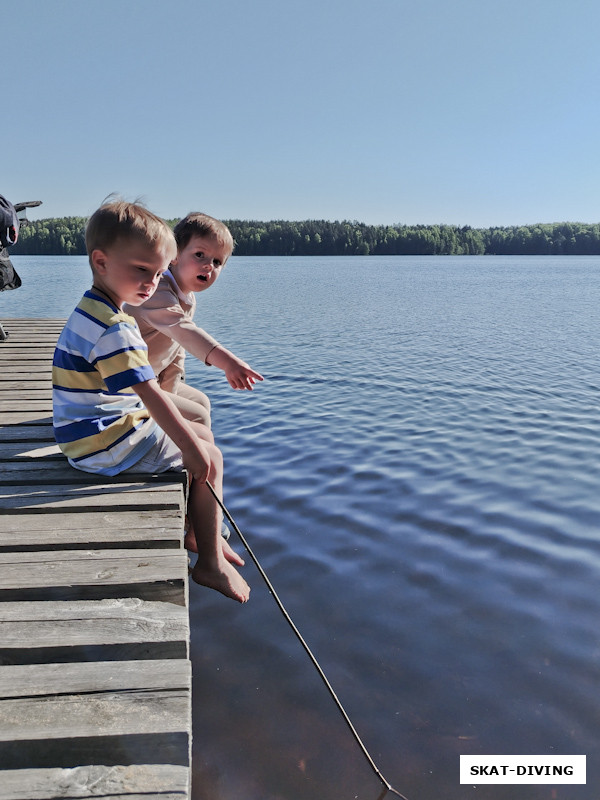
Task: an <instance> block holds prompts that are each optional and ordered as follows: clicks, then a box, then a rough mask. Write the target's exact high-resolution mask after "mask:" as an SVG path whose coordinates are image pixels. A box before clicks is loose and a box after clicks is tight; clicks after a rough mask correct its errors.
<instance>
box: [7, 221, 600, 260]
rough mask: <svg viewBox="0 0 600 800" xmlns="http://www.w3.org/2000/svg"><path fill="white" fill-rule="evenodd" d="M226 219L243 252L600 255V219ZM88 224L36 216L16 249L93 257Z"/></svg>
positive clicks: (237, 250)
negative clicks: (473, 222) (496, 223)
mask: <svg viewBox="0 0 600 800" xmlns="http://www.w3.org/2000/svg"><path fill="white" fill-rule="evenodd" d="M225 221H226V223H227V225H228V226H229V228H230V230H231V232H232V234H233V237H234V239H235V242H236V246H235V250H234V254H235V255H238V256H355V255H363V256H366V255H377V256H390V255H393V256H437V255H449V256H452V255H454V256H465V255H493V256H516V255H519V256H524V255H538V256H549V255H555V256H567V255H578V256H589V255H600V223H581V222H554V223H540V224H536V225H521V226H510V227H492V228H471V227H470V226H468V225H466V226H463V227H459V226H455V225H400V224H398V225H366V224H364V223H362V222H356V221H353V222H350V221H342V222H328V221H325V220H304V221H300V222H288V221H284V220H275V221H271V222H259V221H254V220H250V221H247V220H225ZM86 222H87V218H86V217H59V218H49V219H41V220H34V221H31V222H29V223H27V225H24V226H23V227H22V228H21V233H20V236H19V241H18V242H17V243H16V245H14V246H13V247H12V248H11V254H14V255H59V256H60V255H67V256H68V255H73V256H75V255H85V240H84V231H85V224H86ZM169 222H170V223H171V224H174V223H175V222H176V220H169Z"/></svg>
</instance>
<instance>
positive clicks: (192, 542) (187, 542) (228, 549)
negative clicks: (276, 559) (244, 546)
mask: <svg viewBox="0 0 600 800" xmlns="http://www.w3.org/2000/svg"><path fill="white" fill-rule="evenodd" d="M183 546H184V547H185V549H186V550H189V551H190V553H197V552H198V545H197V544H196V534H195V533H194V531H193V529H192V526H191V524H189V525H188V526H186V531H185V538H184V540H183ZM221 549H222V550H223V555H224V556H225V558H226V559H227V561H229V562H230V564H237V565H238V567H243V566H244V564H245V563H246V562H245V561H244V559H243V558H242V557H241V556H240V555H239V554H238V553H236V552H235V550H234V549H233V547H232V546H231V545H230V544H229V542H226V541H225V539H223V537H222V536H221Z"/></svg>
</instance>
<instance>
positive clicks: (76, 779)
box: [0, 764, 189, 800]
mask: <svg viewBox="0 0 600 800" xmlns="http://www.w3.org/2000/svg"><path fill="white" fill-rule="evenodd" d="M188 782H189V771H188V769H187V767H183V766H179V765H176V764H131V765H128V766H121V765H119V766H112V767H110V766H101V765H91V766H81V767H74V768H72V769H60V768H46V769H22V770H4V771H3V772H2V780H1V781H0V800H63V798H64V800H69V798H73V800H87V798H95V800H102V799H103V798H106V800H109V798H110V800H119V799H120V798H121V799H122V800H182V798H184V797H187V796H188Z"/></svg>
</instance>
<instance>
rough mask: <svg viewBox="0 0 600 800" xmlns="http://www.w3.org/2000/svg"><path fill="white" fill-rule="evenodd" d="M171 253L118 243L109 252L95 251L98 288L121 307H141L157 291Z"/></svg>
mask: <svg viewBox="0 0 600 800" xmlns="http://www.w3.org/2000/svg"><path fill="white" fill-rule="evenodd" d="M170 256H171V253H170V252H167V251H166V250H165V249H164V248H163V247H159V248H153V247H149V246H148V245H145V244H142V243H140V242H135V241H132V242H117V243H116V244H114V245H113V246H112V247H110V248H109V249H108V250H94V251H93V252H92V263H93V265H94V286H96V287H97V288H98V289H101V290H102V291H103V292H104V293H105V294H107V295H108V296H109V297H110V298H111V300H112V301H113V302H114V304H115V305H116V306H117V308H121V307H122V306H123V303H129V304H130V305H132V306H140V305H141V304H142V303H143V302H145V301H146V300H147V299H148V298H149V297H151V296H152V295H153V294H154V292H155V291H156V287H157V286H158V281H159V280H160V276H161V275H162V274H163V272H165V270H166V269H167V268H168V266H169V261H170Z"/></svg>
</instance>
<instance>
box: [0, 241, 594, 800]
mask: <svg viewBox="0 0 600 800" xmlns="http://www.w3.org/2000/svg"><path fill="white" fill-rule="evenodd" d="M14 264H15V267H16V268H17V270H18V271H19V273H20V275H21V277H22V279H23V286H22V288H20V289H18V290H17V291H14V292H5V293H3V294H2V295H0V319H2V317H3V316H36V317H44V316H47V317H53V316H66V315H67V314H68V313H69V312H70V310H71V308H72V307H73V306H74V305H75V303H76V302H77V300H78V299H79V296H80V295H81V293H82V292H83V291H84V290H85V289H86V288H87V287H88V284H89V273H88V267H87V265H86V260H85V259H84V258H58V257H57V258H33V257H31V258H29V257H25V256H23V257H20V258H14ZM599 308H600V258H583V257H582V258H577V257H571V258H559V257H554V258H542V257H529V258H517V257H515V258H494V257H487V258H479V257H470V258H455V257H447V258H445V257H438V258H418V257H410V258H408V257H404V258H396V257H389V258H374V257H366V258H363V257H355V258H254V259H252V258H242V257H239V258H235V257H234V258H232V259H231V261H230V263H229V264H228V266H227V268H226V269H225V270H224V272H223V274H222V276H221V277H220V279H219V282H218V283H217V284H216V285H215V286H214V287H213V288H212V289H211V290H210V292H206V293H205V294H204V295H200V296H199V297H198V314H197V322H198V324H200V325H201V326H202V327H204V328H206V330H208V331H209V332H210V333H212V334H213V335H214V336H216V337H217V338H218V339H219V340H220V341H221V342H222V343H223V344H225V345H226V346H227V347H229V348H230V349H232V350H233V351H234V352H235V353H237V354H238V355H240V356H241V357H243V358H244V359H246V360H247V361H248V362H249V363H250V364H251V365H252V366H253V367H255V368H256V369H258V370H259V371H261V372H262V373H263V374H264V375H265V378H266V380H265V381H264V382H263V383H262V384H260V385H258V386H257V388H256V389H255V391H253V392H251V393H250V392H246V393H236V392H234V391H233V390H231V389H230V388H229V386H228V384H227V382H226V381H225V379H224V377H223V375H222V373H220V372H218V371H217V370H215V369H210V368H207V367H204V366H203V365H201V364H198V363H194V361H193V360H192V359H191V358H190V359H188V362H189V363H188V380H189V381H190V382H192V383H194V384H195V385H197V386H199V387H201V388H203V389H204V390H205V391H206V392H207V393H208V394H209V396H210V397H211V399H212V401H213V427H214V431H215V434H216V438H217V441H218V443H219V444H220V446H221V448H222V450H223V452H224V454H225V459H226V470H225V477H226V484H225V502H226V505H227V507H228V509H229V510H230V512H231V513H232V515H233V516H234V518H235V520H236V522H237V524H238V525H239V527H240V528H241V530H242V531H243V532H244V534H245V536H246V537H247V539H248V541H249V543H250V545H251V547H252V548H253V549H254V551H255V553H256V555H257V557H258V558H259V560H260V562H261V563H262V565H263V567H264V569H265V570H266V572H267V573H268V575H269V576H270V578H271V580H272V582H273V584H274V586H275V589H276V590H277V592H278V594H279V595H280V597H281V599H282V601H283V602H284V604H285V606H286V608H287V609H288V611H289V613H290V614H291V616H292V618H293V619H294V621H295V622H296V624H297V626H298V628H299V629H300V631H301V632H302V634H303V635H304V637H305V639H306V640H307V642H308V644H309V645H310V647H311V648H312V649H313V651H314V653H315V655H316V656H317V658H318V659H319V661H320V663H321V665H322V667H323V669H324V671H325V673H326V674H327V676H328V677H329V679H330V681H331V683H332V684H333V687H334V689H335V690H336V692H337V694H338V696H339V698H340V700H341V702H342V703H343V704H344V706H345V708H346V711H347V712H348V714H349V716H350V718H351V719H352V721H353V722H354V725H355V727H356V729H357V730H358V733H359V734H360V736H361V738H362V739H363V741H364V742H365V745H366V746H367V748H368V750H369V752H370V753H371V755H372V757H373V758H374V760H375V762H376V763H377V765H378V766H379V768H380V769H381V771H382V773H383V774H384V775H385V777H386V778H387V780H388V781H389V782H390V783H391V784H392V785H393V786H395V787H396V788H397V789H398V790H399V791H401V792H402V793H403V794H405V795H406V796H407V797H408V798H409V800H439V799H440V798H451V800H471V798H473V800H509V799H510V800H597V797H598V796H599V791H600V769H599V767H600V692H599V683H600V537H599V536H598V527H599V526H598V523H599V521H600V492H599V488H598V484H599V479H600V472H599V469H598V464H599V456H598V454H599V447H600V416H599V413H598V398H599V392H600V363H599V343H600V316H599V313H598V309H599ZM233 536H235V534H233ZM247 562H248V565H247V566H246V568H245V569H244V574H245V576H246V578H247V580H248V581H249V582H250V583H251V585H252V587H253V591H252V595H251V598H250V602H249V603H248V604H247V605H245V606H239V605H237V604H236V603H233V602H231V601H229V600H226V599H225V598H222V597H221V596H220V595H218V594H216V593H213V592H210V591H208V590H205V589H202V588H199V587H195V586H192V587H191V592H190V594H191V614H192V625H193V633H192V659H193V670H194V731H195V732H194V736H195V738H194V800H239V799H240V798H243V800H315V798H318V800H354V798H360V799H361V800H378V798H379V797H380V794H381V785H380V783H379V781H378V780H377V778H376V777H375V776H374V775H373V773H372V772H371V769H370V767H369V765H368V763H367V762H366V759H365V758H364V757H363V755H362V753H361V752H360V751H359V749H358V747H357V745H356V744H355V742H354V740H353V739H352V737H351V735H350V733H349V732H348V731H347V729H346V726H345V724H344V721H343V719H342V717H341V715H340V714H339V712H338V711H337V709H336V708H335V706H334V704H333V702H332V700H331V699H330V697H329V695H328V694H327V692H326V690H325V688H324V687H323V685H322V683H321V681H320V679H319V677H318V676H317V675H316V672H315V670H314V668H313V667H312V665H311V663H310V662H309V660H308V658H307V656H306V654H305V653H304V651H303V650H302V648H301V647H300V645H299V644H298V642H297V641H296V639H295V637H294V636H293V633H292V631H291V630H290V629H289V627H288V626H287V624H286V623H285V621H284V620H283V619H282V617H281V614H280V613H279V611H278V609H277V607H276V605H275V602H274V600H273V598H272V597H271V596H270V594H269V592H268V590H267V589H266V587H265V586H264V585H263V584H262V581H261V578H260V576H259V575H258V573H257V572H256V570H255V568H254V566H253V565H252V563H251V562H250V559H247ZM460 754H499V755H500V754H544V755H562V754H565V755H566V754H585V755H587V767H588V781H587V785H586V786H560V785H554V786H550V785H546V786H544V785H538V786H504V787H503V786H489V785H487V786H486V785H479V786H476V785H473V786H471V785H462V786H461V785H460V784H459V755H460Z"/></svg>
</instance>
